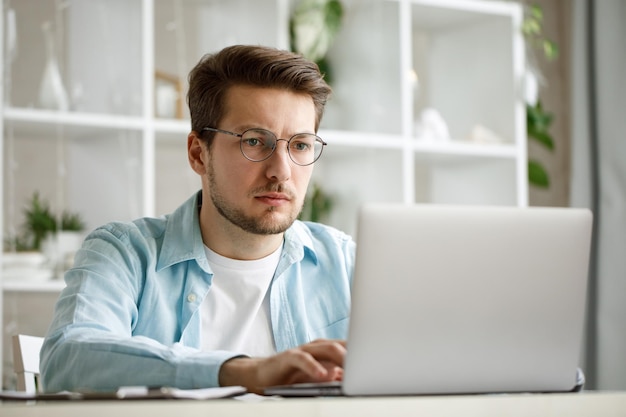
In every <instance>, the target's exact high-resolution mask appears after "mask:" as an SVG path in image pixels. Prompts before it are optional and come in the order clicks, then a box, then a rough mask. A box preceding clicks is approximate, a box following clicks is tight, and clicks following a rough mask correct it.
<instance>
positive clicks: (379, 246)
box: [266, 204, 592, 396]
mask: <svg viewBox="0 0 626 417" xmlns="http://www.w3.org/2000/svg"><path fill="white" fill-rule="evenodd" d="M591 226H592V215H591V212H590V211H589V210H586V209H573V208H514V207H483V206H441V205H412V206H409V205H396V204H367V205H365V206H364V207H363V208H362V209H361V211H360V214H359V222H358V229H357V230H358V236H357V255H356V267H355V276H354V283H353V290H352V311H351V317H350V328H349V336H348V353H347V356H346V361H345V366H344V380H343V382H342V383H341V384H340V386H335V385H336V384H322V386H321V387H318V386H317V385H318V384H296V387H293V386H291V387H290V388H287V387H284V386H283V387H273V388H271V389H268V390H267V391H266V393H267V394H279V395H336V394H340V395H349V396H362V395H416V394H465V393H501V392H564V391H571V390H573V389H574V388H575V387H576V386H577V384H580V382H581V381H580V374H577V369H578V365H579V359H580V353H581V346H582V333H583V324H584V307H585V294H586V285H587V275H588V259H589V250H590V240H591Z"/></svg>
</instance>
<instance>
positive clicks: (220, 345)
mask: <svg viewBox="0 0 626 417" xmlns="http://www.w3.org/2000/svg"><path fill="white" fill-rule="evenodd" d="M282 249H283V248H282V245H281V246H280V247H279V248H278V249H277V250H276V251H274V253H272V254H270V255H268V256H266V257H265V258H262V259H258V260H254V261H240V260H234V259H230V258H225V257H223V256H221V255H218V254H217V253H215V252H213V251H212V250H211V249H209V248H207V247H206V246H205V252H206V256H207V259H208V260H209V264H210V265H211V269H212V270H213V273H214V275H213V283H212V285H211V289H210V290H209V293H208V294H207V296H206V298H205V299H204V301H203V303H202V306H201V307H200V308H201V314H202V349H203V350H231V351H236V352H241V353H244V354H246V355H249V356H253V357H265V356H270V355H273V354H275V353H276V346H275V344H274V336H273V334H272V327H271V321H270V302H269V291H268V289H269V285H270V282H271V281H272V277H273V276H274V272H275V271H276V267H277V266H278V261H279V259H280V254H281V253H282Z"/></svg>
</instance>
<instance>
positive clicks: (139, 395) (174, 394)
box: [0, 386, 246, 401]
mask: <svg viewBox="0 0 626 417" xmlns="http://www.w3.org/2000/svg"><path fill="white" fill-rule="evenodd" d="M244 393H246V389H245V388H244V387H241V386H232V387H216V388H198V389H180V388H172V387H158V388H149V387H144V386H139V387H121V388H119V389H117V390H116V391H109V392H73V391H72V392H69V391H63V392H58V393H37V394H31V393H26V392H21V391H2V392H0V400H26V401H28V400H47V401H50V400H147V399H180V400H211V399H216V398H228V397H233V396H236V395H239V394H244Z"/></svg>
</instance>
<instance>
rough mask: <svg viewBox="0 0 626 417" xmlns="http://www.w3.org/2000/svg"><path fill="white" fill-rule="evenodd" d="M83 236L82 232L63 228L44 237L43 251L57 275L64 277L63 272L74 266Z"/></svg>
mask: <svg viewBox="0 0 626 417" xmlns="http://www.w3.org/2000/svg"><path fill="white" fill-rule="evenodd" d="M83 238H84V236H83V234H82V233H81V232H73V231H64V230H62V231H60V232H57V233H53V234H50V235H48V236H47V237H46V238H45V239H44V241H43V243H42V249H43V252H44V254H45V255H46V257H47V259H48V262H49V265H50V266H51V267H52V269H53V270H54V271H55V275H56V276H57V277H59V278H60V277H62V275H63V273H64V272H65V271H66V270H68V269H69V268H71V267H72V265H73V264H74V255H75V254H76V251H78V249H80V247H81V245H82V243H83Z"/></svg>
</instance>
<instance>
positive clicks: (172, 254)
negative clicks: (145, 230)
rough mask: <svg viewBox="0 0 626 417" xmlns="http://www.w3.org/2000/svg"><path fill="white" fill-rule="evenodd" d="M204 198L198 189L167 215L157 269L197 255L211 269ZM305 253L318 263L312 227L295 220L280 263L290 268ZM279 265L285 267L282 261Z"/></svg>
mask: <svg viewBox="0 0 626 417" xmlns="http://www.w3.org/2000/svg"><path fill="white" fill-rule="evenodd" d="M201 199H202V192H201V191H198V192H197V193H196V194H194V195H193V196H192V197H190V198H189V199H188V200H187V201H185V202H184V203H183V204H182V205H181V206H180V207H178V208H177V209H176V211H174V212H173V213H172V214H170V215H168V216H167V218H166V226H165V234H164V236H163V246H162V248H161V254H160V256H159V259H158V261H157V266H156V268H157V271H160V270H161V269H163V268H167V267H169V266H172V265H174V264H176V263H179V262H184V261H189V260H191V259H195V260H196V262H197V263H198V265H199V266H200V267H201V268H202V269H203V270H204V271H206V272H210V268H209V263H208V261H207V259H206V254H205V252H204V243H203V241H202V233H201V231H200V219H199V209H198V207H199V205H200V202H201ZM305 254H306V255H307V256H310V257H311V260H312V261H313V262H314V263H317V255H316V253H315V249H314V245H313V241H312V239H311V236H310V234H309V233H308V228H307V227H306V226H305V224H304V223H302V222H300V221H295V222H294V224H293V225H292V226H291V227H290V228H289V229H287V230H286V231H285V245H284V248H283V256H282V257H281V258H282V259H281V262H280V264H283V265H284V266H283V267H284V268H286V267H287V266H288V265H291V264H293V263H294V262H299V261H301V260H302V259H303V258H304V256H305ZM279 269H282V268H281V265H279ZM277 272H279V271H278V270H277Z"/></svg>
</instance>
